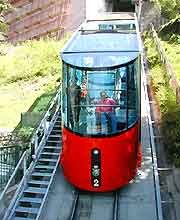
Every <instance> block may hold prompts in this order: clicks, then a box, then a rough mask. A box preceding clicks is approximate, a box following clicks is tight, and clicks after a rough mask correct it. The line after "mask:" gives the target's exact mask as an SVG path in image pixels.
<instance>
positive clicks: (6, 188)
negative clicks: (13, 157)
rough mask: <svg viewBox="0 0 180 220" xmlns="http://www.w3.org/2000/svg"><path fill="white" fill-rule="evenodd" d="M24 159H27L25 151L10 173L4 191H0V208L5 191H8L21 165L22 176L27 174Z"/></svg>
mask: <svg viewBox="0 0 180 220" xmlns="http://www.w3.org/2000/svg"><path fill="white" fill-rule="evenodd" d="M26 159H27V151H25V152H24V153H23V155H22V156H21V158H20V160H19V162H18V164H17V165H16V167H15V169H14V172H13V173H12V175H11V177H10V179H9V181H8V183H7V184H6V186H5V188H4V190H3V191H2V193H1V195H0V207H2V206H3V202H4V197H5V196H6V192H7V190H8V189H9V187H10V185H11V183H12V181H13V180H14V178H15V176H16V174H17V172H18V170H19V169H20V168H21V166H22V164H23V176H25V175H26V172H27V165H26Z"/></svg>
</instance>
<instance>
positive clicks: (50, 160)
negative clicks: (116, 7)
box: [38, 158, 57, 163]
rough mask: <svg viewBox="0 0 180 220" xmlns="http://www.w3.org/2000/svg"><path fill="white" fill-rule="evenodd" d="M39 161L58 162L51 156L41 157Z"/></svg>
mask: <svg viewBox="0 0 180 220" xmlns="http://www.w3.org/2000/svg"><path fill="white" fill-rule="evenodd" d="M38 161H39V162H55V163H56V162H57V159H50V158H40V159H39V160H38Z"/></svg>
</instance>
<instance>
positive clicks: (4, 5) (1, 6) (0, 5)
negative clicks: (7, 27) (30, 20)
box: [0, 0, 11, 14]
mask: <svg viewBox="0 0 180 220" xmlns="http://www.w3.org/2000/svg"><path fill="white" fill-rule="evenodd" d="M10 8H11V5H10V4H9V2H8V1H6V0H0V14H1V13H2V12H4V11H7V10H9V9H10Z"/></svg>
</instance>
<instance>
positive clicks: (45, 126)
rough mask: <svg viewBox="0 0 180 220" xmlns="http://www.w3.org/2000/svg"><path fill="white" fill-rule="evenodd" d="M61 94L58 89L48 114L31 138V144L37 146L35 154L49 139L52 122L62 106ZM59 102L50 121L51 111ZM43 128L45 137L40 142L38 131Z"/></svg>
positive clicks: (35, 154)
mask: <svg viewBox="0 0 180 220" xmlns="http://www.w3.org/2000/svg"><path fill="white" fill-rule="evenodd" d="M60 94H61V91H60V89H59V90H58V92H57V94H56V96H55V98H54V99H53V101H52V103H51V105H50V107H49V109H48V110H47V112H46V114H45V115H44V117H43V119H42V120H41V122H40V124H39V126H38V128H37V129H36V132H35V135H34V136H33V138H32V140H31V142H30V143H31V144H33V143H34V147H35V149H34V150H35V152H34V156H35V157H37V154H38V152H39V149H40V148H41V146H42V145H43V144H44V142H45V141H46V139H47V136H48V134H49V131H50V129H51V127H52V124H53V121H54V119H55V115H56V113H57V111H58V110H59V106H60ZM56 103H57V106H56V111H55V113H54V115H53V117H52V119H51V121H50V122H49V121H48V118H49V116H50V111H51V110H52V109H53V107H54V105H55V104H56ZM42 129H43V137H42V139H41V141H40V143H38V133H39V132H41V131H42Z"/></svg>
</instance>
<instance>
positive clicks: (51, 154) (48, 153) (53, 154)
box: [41, 152, 59, 156]
mask: <svg viewBox="0 0 180 220" xmlns="http://www.w3.org/2000/svg"><path fill="white" fill-rule="evenodd" d="M41 155H50V156H59V153H55V152H42V153H41Z"/></svg>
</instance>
